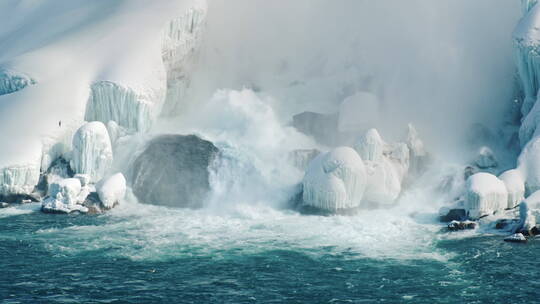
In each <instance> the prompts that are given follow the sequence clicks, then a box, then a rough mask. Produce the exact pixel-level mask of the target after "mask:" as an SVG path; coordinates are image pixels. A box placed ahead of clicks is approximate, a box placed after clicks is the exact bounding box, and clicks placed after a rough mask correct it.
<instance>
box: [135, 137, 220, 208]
mask: <svg viewBox="0 0 540 304" xmlns="http://www.w3.org/2000/svg"><path fill="white" fill-rule="evenodd" d="M218 153H219V150H218V148H217V147H216V146H214V144H212V143H211V142H209V141H206V140H203V139H201V138H199V137H197V136H195V135H187V136H185V135H161V136H158V137H156V138H154V139H152V140H150V142H149V143H148V145H147V147H146V149H145V150H144V152H142V153H141V154H140V155H139V156H138V157H137V158H136V160H135V162H134V164H133V175H132V189H133V193H134V194H135V196H136V197H137V198H138V199H139V201H140V202H141V203H145V204H154V205H163V206H169V207H182V208H200V207H202V205H203V203H204V200H205V199H206V197H207V195H208V193H209V191H210V182H209V174H210V173H209V170H208V167H209V166H210V164H211V163H212V162H213V161H214V159H215V158H216V157H217V155H218Z"/></svg>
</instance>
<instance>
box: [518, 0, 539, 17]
mask: <svg viewBox="0 0 540 304" xmlns="http://www.w3.org/2000/svg"><path fill="white" fill-rule="evenodd" d="M537 2H538V0H521V10H522V11H523V15H525V14H526V13H527V12H529V11H530V10H531V8H532V7H533V6H534V5H536V3H537Z"/></svg>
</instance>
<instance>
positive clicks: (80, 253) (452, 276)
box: [0, 204, 540, 303]
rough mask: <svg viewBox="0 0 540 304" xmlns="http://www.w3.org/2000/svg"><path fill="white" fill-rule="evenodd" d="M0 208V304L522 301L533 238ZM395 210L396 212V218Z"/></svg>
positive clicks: (360, 222) (531, 290)
mask: <svg viewBox="0 0 540 304" xmlns="http://www.w3.org/2000/svg"><path fill="white" fill-rule="evenodd" d="M38 208H39V206H38V205H36V204H31V205H25V206H20V207H17V208H8V209H3V210H0V270H1V275H0V298H1V299H2V301H1V303H83V302H84V303H163V302H165V303H434V302H439V303H464V302H465V303H494V302H497V303H532V302H535V301H538V299H539V297H540V292H539V290H540V281H539V280H538V278H539V277H540V262H538V258H537V256H538V252H539V250H540V240H538V241H531V242H529V243H528V244H524V245H522V244H508V243H504V242H503V241H502V237H501V236H500V235H484V234H482V235H481V234H479V233H477V232H462V233H453V234H447V233H441V232H440V231H439V230H440V226H438V225H437V224H435V223H434V222H433V223H432V222H430V219H429V217H425V218H423V219H419V218H411V217H409V216H398V215H392V212H391V211H384V212H383V211H373V212H367V214H364V215H360V216H356V217H315V216H300V215H298V214H296V213H294V212H291V211H279V210H272V209H266V208H263V207H248V206H244V207H238V208H235V209H234V210H229V211H227V212H222V211H220V212H216V211H208V210H202V211H201V210H200V211H186V210H171V209H165V208H160V207H151V206H143V205H131V206H122V207H120V208H118V209H117V210H113V212H111V213H110V214H107V215H101V216H82V215H69V216H63V215H49V214H42V213H40V212H39V211H38ZM396 214H397V212H396Z"/></svg>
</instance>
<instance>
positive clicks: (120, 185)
mask: <svg viewBox="0 0 540 304" xmlns="http://www.w3.org/2000/svg"><path fill="white" fill-rule="evenodd" d="M96 191H97V194H98V196H99V199H100V200H101V205H102V206H103V208H105V209H111V208H113V207H114V206H115V205H116V204H119V203H120V200H122V199H123V198H124V196H125V195H126V179H125V178H124V175H123V174H122V173H116V174H114V175H112V176H109V177H107V178H104V179H102V180H101V181H99V183H97V184H96Z"/></svg>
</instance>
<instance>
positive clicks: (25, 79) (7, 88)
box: [0, 68, 36, 95]
mask: <svg viewBox="0 0 540 304" xmlns="http://www.w3.org/2000/svg"><path fill="white" fill-rule="evenodd" d="M33 84H36V81H35V80H33V79H32V78H30V76H28V75H25V74H23V73H19V72H15V71H11V70H7V69H2V68H0V95H5V94H11V93H14V92H17V91H19V90H22V89H24V88H26V87H27V86H29V85H33Z"/></svg>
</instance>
